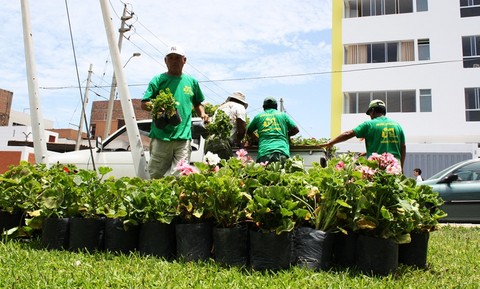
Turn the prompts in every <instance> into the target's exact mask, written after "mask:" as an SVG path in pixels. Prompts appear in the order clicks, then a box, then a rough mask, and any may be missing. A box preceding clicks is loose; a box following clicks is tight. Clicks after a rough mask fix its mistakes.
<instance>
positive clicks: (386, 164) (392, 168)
mask: <svg viewBox="0 0 480 289" xmlns="http://www.w3.org/2000/svg"><path fill="white" fill-rule="evenodd" d="M368 160H369V161H376V162H378V167H379V169H381V170H384V171H385V172H387V173H388V174H391V175H399V174H401V173H402V166H401V165H400V163H399V162H398V160H397V159H396V158H395V157H394V156H393V155H392V154H391V153H383V154H381V155H379V154H377V153H373V154H372V155H371V156H370V157H369V158H368Z"/></svg>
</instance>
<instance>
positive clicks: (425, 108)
mask: <svg viewBox="0 0 480 289" xmlns="http://www.w3.org/2000/svg"><path fill="white" fill-rule="evenodd" d="M420 112H432V90H431V89H420Z"/></svg>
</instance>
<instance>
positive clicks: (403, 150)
mask: <svg viewBox="0 0 480 289" xmlns="http://www.w3.org/2000/svg"><path fill="white" fill-rule="evenodd" d="M406 155H407V146H406V145H405V144H404V143H402V144H401V147H400V165H401V166H402V173H403V165H404V164H405V156H406Z"/></svg>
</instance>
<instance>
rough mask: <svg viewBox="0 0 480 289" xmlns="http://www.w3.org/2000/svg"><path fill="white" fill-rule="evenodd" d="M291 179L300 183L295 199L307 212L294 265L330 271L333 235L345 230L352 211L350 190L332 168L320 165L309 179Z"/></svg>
mask: <svg viewBox="0 0 480 289" xmlns="http://www.w3.org/2000/svg"><path fill="white" fill-rule="evenodd" d="M289 179H290V180H291V181H294V182H296V183H297V184H295V183H293V184H292V186H293V187H297V188H299V189H298V190H297V191H296V192H295V193H294V194H293V195H292V196H293V197H294V198H295V199H297V200H299V201H300V205H301V207H302V210H303V211H304V215H303V216H304V217H303V220H304V222H303V223H302V225H301V226H298V228H296V230H295V234H294V243H295V261H296V263H297V264H299V265H300V266H304V267H308V268H314V269H328V268H329V267H330V264H331V260H332V257H333V244H334V236H335V234H333V233H335V232H339V231H340V230H344V229H343V228H342V226H343V225H344V221H345V218H346V215H347V214H348V212H350V211H351V208H352V207H351V205H349V204H348V203H347V201H348V192H347V188H348V187H347V186H345V183H344V181H343V178H342V176H341V172H340V171H338V170H337V169H335V167H333V165H332V164H330V166H328V167H327V168H322V167H321V166H320V165H319V164H317V165H315V166H314V167H313V168H312V169H310V170H309V173H308V175H305V174H304V175H303V177H302V175H300V176H299V177H298V178H297V180H296V179H295V178H292V177H290V178H289ZM302 182H303V184H302ZM341 250H344V248H341Z"/></svg>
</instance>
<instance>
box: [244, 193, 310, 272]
mask: <svg viewBox="0 0 480 289" xmlns="http://www.w3.org/2000/svg"><path fill="white" fill-rule="evenodd" d="M252 195H253V197H252V199H251V200H250V201H249V203H248V205H247V212H248V213H249V216H250V218H251V220H252V222H253V223H254V224H255V225H254V226H253V228H252V229H251V230H250V232H249V234H250V263H251V265H252V267H253V268H254V269H259V270H263V269H270V270H279V269H286V268H288V267H289V266H290V264H291V254H290V252H291V250H292V235H291V231H292V230H293V229H294V227H295V223H296V222H297V220H298V219H299V218H301V216H302V214H301V213H300V214H299V215H297V214H298V213H299V211H298V209H299V201H298V200H293V197H292V192H291V188H290V187H288V186H283V185H271V186H260V187H258V188H256V189H255V190H254V192H253V194H252ZM278 252H284V253H283V254H278Z"/></svg>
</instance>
